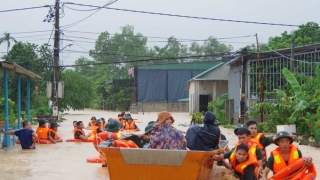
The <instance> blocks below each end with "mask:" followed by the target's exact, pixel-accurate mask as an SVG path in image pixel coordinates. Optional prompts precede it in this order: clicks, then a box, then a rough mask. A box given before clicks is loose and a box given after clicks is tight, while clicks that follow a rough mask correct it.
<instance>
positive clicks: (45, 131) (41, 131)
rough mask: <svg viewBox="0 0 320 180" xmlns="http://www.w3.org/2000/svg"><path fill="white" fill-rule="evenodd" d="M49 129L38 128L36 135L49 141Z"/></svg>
mask: <svg viewBox="0 0 320 180" xmlns="http://www.w3.org/2000/svg"><path fill="white" fill-rule="evenodd" d="M48 131H49V128H44V127H38V128H37V130H36V133H37V134H38V138H39V139H48Z"/></svg>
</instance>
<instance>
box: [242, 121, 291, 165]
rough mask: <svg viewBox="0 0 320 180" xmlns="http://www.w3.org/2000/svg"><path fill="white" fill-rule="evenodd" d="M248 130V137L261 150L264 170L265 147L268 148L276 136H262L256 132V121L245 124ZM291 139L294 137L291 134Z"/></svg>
mask: <svg viewBox="0 0 320 180" xmlns="http://www.w3.org/2000/svg"><path fill="white" fill-rule="evenodd" d="M246 125H247V126H248V129H249V131H250V137H251V140H250V141H253V142H255V143H256V144H257V146H258V147H259V148H260V149H261V154H262V157H263V158H262V164H263V168H265V166H266V164H267V151H266V147H267V146H269V145H270V144H272V143H274V140H275V139H276V136H275V135H274V136H264V134H263V133H259V132H258V128H257V122H256V121H252V120H251V121H248V122H247V124H246ZM290 136H291V137H292V138H294V137H295V135H293V134H291V135H290Z"/></svg>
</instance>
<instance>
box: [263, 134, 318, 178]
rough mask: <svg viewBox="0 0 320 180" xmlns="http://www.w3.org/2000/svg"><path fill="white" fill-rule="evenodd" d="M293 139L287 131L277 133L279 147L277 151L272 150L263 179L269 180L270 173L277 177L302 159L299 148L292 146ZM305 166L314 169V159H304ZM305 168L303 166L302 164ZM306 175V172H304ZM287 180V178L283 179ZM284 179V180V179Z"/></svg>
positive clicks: (276, 139) (276, 141)
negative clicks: (283, 170) (280, 172)
mask: <svg viewBox="0 0 320 180" xmlns="http://www.w3.org/2000/svg"><path fill="white" fill-rule="evenodd" d="M292 142H293V138H292V137H291V136H290V135H289V133H288V132H286V131H280V132H278V133H277V135H276V138H275V142H274V143H275V144H276V145H277V146H278V147H277V148H276V149H274V150H272V151H271V153H270V157H269V158H268V161H267V165H266V168H265V169H264V172H263V176H262V179H263V180H267V179H268V173H269V172H270V171H272V172H273V174H274V175H277V173H279V171H281V170H282V169H285V168H286V167H287V166H290V165H292V164H294V163H295V162H297V161H298V160H299V159H300V158H302V153H301V151H300V150H299V149H298V147H297V146H295V145H292ZM303 159H304V163H305V165H306V166H307V167H308V168H310V167H312V165H313V164H312V158H311V157H303ZM302 166H303V164H302ZM302 173H304V172H302ZM283 178H285V177H283ZM283 178H282V179H283Z"/></svg>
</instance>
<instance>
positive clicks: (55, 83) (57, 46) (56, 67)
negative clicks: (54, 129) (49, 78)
mask: <svg viewBox="0 0 320 180" xmlns="http://www.w3.org/2000/svg"><path fill="white" fill-rule="evenodd" d="M59 10H60V0H56V4H55V24H54V26H55V32H54V52H53V96H52V107H53V111H54V110H55V109H56V111H57V113H56V114H55V112H53V114H54V116H56V117H55V118H57V119H58V117H59V109H58V105H59V103H58V101H59V97H58V84H59V50H60V27H59V17H60V14H59Z"/></svg>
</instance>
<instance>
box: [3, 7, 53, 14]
mask: <svg viewBox="0 0 320 180" xmlns="http://www.w3.org/2000/svg"><path fill="white" fill-rule="evenodd" d="M44 7H50V6H49V5H44V6H36V7H29V8H20V9H8V10H0V13H2V12H12V11H24V10H29V9H39V8H44Z"/></svg>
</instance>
